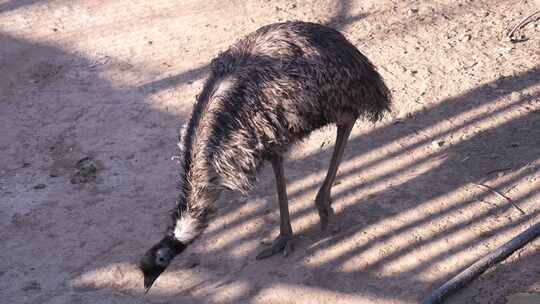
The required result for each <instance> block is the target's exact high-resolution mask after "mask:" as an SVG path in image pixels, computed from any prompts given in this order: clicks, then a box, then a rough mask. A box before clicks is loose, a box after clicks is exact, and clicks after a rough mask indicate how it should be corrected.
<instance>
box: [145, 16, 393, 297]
mask: <svg viewBox="0 0 540 304" xmlns="http://www.w3.org/2000/svg"><path fill="white" fill-rule="evenodd" d="M390 105H391V96H390V91H389V89H388V88H387V86H386V85H385V83H384V81H383V79H382V78H381V76H380V75H379V74H378V73H377V71H376V69H375V67H374V66H373V65H372V64H371V62H370V61H369V60H368V59H367V58H366V57H365V56H364V55H363V54H362V53H360V51H358V49H357V48H355V47H354V46H353V45H352V44H351V43H350V42H349V41H348V40H347V39H346V38H345V37H344V36H343V35H342V34H341V33H339V32H338V31H336V30H334V29H332V28H329V27H326V26H324V25H320V24H315V23H308V22H300V21H294V22H284V23H275V24H270V25H266V26H263V27H261V28H259V29H258V30H256V31H255V32H253V33H251V34H248V35H247V36H246V37H244V38H243V39H241V40H239V41H237V42H236V43H234V44H233V45H232V46H231V47H230V48H229V49H228V50H226V51H225V52H223V53H220V54H219V55H218V56H217V58H215V59H213V60H212V62H211V64H210V73H209V76H208V78H207V79H206V82H205V84H204V86H203V89H202V92H201V93H200V95H198V96H197V102H196V104H195V106H194V109H193V112H192V115H191V118H190V120H189V123H188V124H187V125H186V127H185V128H184V130H183V131H182V132H181V136H180V143H179V147H180V155H179V159H180V162H181V165H182V169H181V173H180V182H179V184H180V193H179V196H178V200H177V205H176V207H175V208H174V210H173V211H172V216H171V217H172V221H171V223H170V225H169V226H168V228H167V230H166V233H165V236H164V237H163V238H162V239H161V240H160V241H159V242H158V243H157V244H156V245H154V246H153V247H152V248H150V249H149V250H148V251H147V252H146V254H145V255H144V256H143V258H142V259H141V261H140V264H139V268H140V269H141V271H142V273H143V276H144V289H145V292H148V290H149V289H150V287H151V286H152V284H153V283H154V281H155V280H156V279H157V278H158V276H159V275H160V274H161V273H162V272H163V271H164V270H165V269H166V267H167V266H168V265H169V264H170V263H171V261H172V259H173V258H174V257H175V256H177V255H178V254H179V253H181V252H182V251H183V250H185V249H186V247H187V246H188V245H189V244H190V243H191V242H192V241H193V240H195V239H196V238H197V237H198V236H199V235H200V234H201V232H202V231H203V230H204V228H205V226H206V225H207V223H208V221H209V220H210V218H211V215H212V214H213V213H214V212H212V209H213V208H212V206H213V204H214V202H215V201H216V200H217V199H218V197H219V195H220V192H222V191H223V190H226V189H228V190H233V191H238V192H240V193H242V194H246V193H248V192H249V191H250V189H252V187H253V185H254V183H255V181H256V176H257V172H258V171H260V169H261V168H262V166H263V164H264V163H265V162H270V163H271V165H272V168H273V171H274V174H275V181H276V185H277V196H278V203H279V211H280V221H281V223H280V234H279V236H278V237H277V239H276V240H275V241H274V242H273V244H272V245H271V246H270V247H269V248H266V249H265V250H263V251H262V252H261V253H259V255H258V256H257V257H256V258H257V259H262V258H267V257H270V256H272V255H274V254H276V253H279V252H283V253H284V254H285V255H287V254H288V253H289V252H290V251H291V249H292V241H293V240H292V238H293V230H292V227H291V223H290V220H289V209H288V202H287V191H286V183H285V178H284V171H283V156H284V153H285V152H286V151H287V150H288V149H289V148H290V147H291V145H293V144H294V143H296V142H298V141H300V140H301V139H303V138H305V137H306V136H307V135H308V134H310V133H311V132H312V131H314V130H316V129H319V128H321V127H323V126H326V125H329V124H332V123H334V124H336V125H337V138H336V143H335V147H334V151H333V154H332V158H331V161H330V166H329V169H328V173H327V175H326V178H325V180H324V182H323V184H322V186H321V188H320V190H319V191H318V194H317V196H316V198H315V205H316V207H317V210H318V213H319V216H320V222H321V228H322V229H325V228H326V226H327V224H328V221H329V218H330V217H331V216H332V215H333V210H332V207H331V205H330V204H331V202H330V191H331V187H332V183H333V181H334V179H335V177H336V172H337V170H338V166H339V163H340V161H341V158H342V156H343V151H344V149H345V145H346V143H347V140H348V137H349V134H350V133H351V130H352V128H353V126H354V124H355V121H356V120H357V119H358V118H364V119H366V120H370V121H373V122H375V121H377V120H379V119H380V118H381V117H382V116H383V114H384V113H385V112H387V111H389V109H390Z"/></svg>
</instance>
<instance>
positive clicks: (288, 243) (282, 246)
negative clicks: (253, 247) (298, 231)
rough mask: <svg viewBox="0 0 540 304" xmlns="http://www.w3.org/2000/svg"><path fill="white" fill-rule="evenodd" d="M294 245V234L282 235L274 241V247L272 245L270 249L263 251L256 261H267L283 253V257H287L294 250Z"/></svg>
mask: <svg viewBox="0 0 540 304" xmlns="http://www.w3.org/2000/svg"><path fill="white" fill-rule="evenodd" d="M292 243H293V237H292V234H280V235H279V236H278V237H277V238H276V239H275V240H274V242H272V245H270V247H269V248H266V249H264V250H263V251H261V252H260V253H259V254H258V255H257V257H255V259H256V260H262V259H266V258H269V257H271V256H273V255H275V254H276V253H279V252H283V256H287V255H289V253H291V252H292V250H293V244H292Z"/></svg>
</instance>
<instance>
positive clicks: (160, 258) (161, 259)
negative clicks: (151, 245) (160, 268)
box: [157, 256, 165, 264]
mask: <svg viewBox="0 0 540 304" xmlns="http://www.w3.org/2000/svg"><path fill="white" fill-rule="evenodd" d="M164 262H165V258H164V257H162V256H158V257H157V263H158V264H163V263H164Z"/></svg>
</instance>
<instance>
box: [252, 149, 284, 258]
mask: <svg viewBox="0 0 540 304" xmlns="http://www.w3.org/2000/svg"><path fill="white" fill-rule="evenodd" d="M272 168H273V169H274V174H275V176H276V185H277V194H278V202H279V217H280V221H281V222H280V226H279V236H278V237H277V239H276V240H275V241H274V242H273V243H272V245H270V247H269V248H267V249H265V250H263V251H261V252H260V253H259V254H258V255H257V257H256V259H257V260H260V259H265V258H267V257H270V256H273V255H274V254H276V253H278V252H283V255H285V256H287V255H288V254H289V253H290V252H291V251H292V241H293V240H292V237H293V233H292V227H291V221H290V219H289V202H288V201H287V186H286V185H285V175H284V173H283V157H282V156H281V155H276V156H274V157H273V158H272Z"/></svg>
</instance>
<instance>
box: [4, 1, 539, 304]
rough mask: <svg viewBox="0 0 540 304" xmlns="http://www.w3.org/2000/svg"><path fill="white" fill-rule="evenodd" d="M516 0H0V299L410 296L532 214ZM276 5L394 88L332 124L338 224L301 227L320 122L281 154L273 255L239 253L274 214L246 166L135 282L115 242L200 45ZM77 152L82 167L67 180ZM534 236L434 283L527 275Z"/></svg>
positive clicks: (183, 112) (317, 174)
mask: <svg viewBox="0 0 540 304" xmlns="http://www.w3.org/2000/svg"><path fill="white" fill-rule="evenodd" d="M538 8H540V4H539V3H535V2H534V1H518V0H515V1H499V0H490V1H464V0H460V1H450V0H439V1H387V0H385V1H376V0H365V1H322V0H321V1H313V2H311V1H310V2H307V1H306V2H300V1H249V2H248V3H247V4H244V3H243V1H214V0H211V1H195V0H185V1H172V0H153V1H139V0H137V1H133V0H132V1H127V0H117V1H105V0H93V1H38V0H11V1H9V0H0V197H1V199H0V200H1V209H0V244H1V250H0V302H1V303H281V304H284V303H334V304H338V303H348V304H350V303H417V302H418V300H420V299H421V298H422V297H423V296H424V295H426V294H427V293H428V292H429V291H430V290H431V289H433V288H434V287H436V286H438V285H439V284H440V283H441V282H443V281H445V280H446V279H448V278H449V277H451V276H452V275H454V274H455V273H457V272H458V271H459V270H460V269H462V268H463V267H465V266H467V265H468V264H470V263H471V262H472V261H474V260H476V259H478V258H479V257H481V256H482V255H484V254H486V253H487V252H489V251H490V250H493V249H494V248H496V247H497V246H499V245H500V244H502V243H504V242H505V241H507V240H509V239H510V238H512V237H513V236H514V235H516V234H517V233H519V232H520V231H522V230H524V229H526V228H527V227H529V226H530V225H531V224H532V223H534V222H538V221H539V220H540V191H539V190H540V173H539V169H540V25H538V23H537V24H536V25H535V24H530V25H528V26H527V27H525V28H524V29H523V30H522V31H521V32H520V34H519V35H523V36H524V37H525V38H529V39H528V40H527V41H525V42H521V43H516V44H512V43H510V42H509V41H508V40H507V39H506V38H505V34H506V32H507V29H508V28H510V27H511V25H514V24H516V23H517V22H518V21H519V20H521V19H522V18H524V17H525V16H526V15H528V14H530V13H532V12H533V11H535V10H537V9H538ZM290 19H301V20H308V21H317V22H321V23H326V24H330V25H332V26H333V27H335V28H338V29H340V30H341V31H342V32H344V33H345V34H346V36H347V37H348V38H350V40H351V41H352V42H353V43H354V44H355V45H356V46H357V47H358V48H359V49H361V50H362V52H363V53H365V54H366V55H367V56H368V57H369V58H370V59H371V60H372V61H373V62H374V63H375V65H376V66H378V68H379V70H380V72H381V74H382V75H383V76H384V78H385V79H386V81H387V83H388V85H389V87H391V88H392V91H393V94H394V99H395V106H394V110H393V113H392V114H391V115H389V116H387V117H386V118H385V119H384V120H383V121H382V122H381V123H378V124H376V125H372V124H368V123H362V122H359V123H357V125H356V127H355V129H354V131H353V135H352V138H351V140H350V142H349V145H348V147H347V150H346V155H345V159H344V162H343V164H342V166H341V168H340V171H339V176H338V178H337V182H336V184H335V186H334V188H333V201H334V207H335V211H336V217H335V221H336V222H335V224H336V226H335V227H338V229H334V230H333V231H331V232H326V233H320V231H319V225H318V216H317V213H316V211H315V208H314V205H313V199H314V197H315V194H316V191H317V187H318V185H319V184H320V183H321V181H322V179H323V178H324V174H325V172H326V168H327V165H328V160H329V156H330V154H331V151H332V147H333V140H334V132H335V130H334V128H331V127H329V128H327V129H324V130H320V131H318V132H315V133H314V134H313V135H312V136H311V137H310V138H309V139H308V140H306V141H305V143H303V144H302V145H301V146H298V147H297V148H295V149H294V151H292V152H291V153H290V155H289V161H288V163H287V166H286V173H287V178H288V191H289V196H290V206H291V212H292V224H293V229H294V230H295V233H296V235H297V242H296V247H295V251H294V253H293V254H292V255H291V256H289V257H287V258H284V257H282V256H276V257H273V258H270V259H267V260H263V261H256V260H255V258H254V257H255V255H256V254H257V252H258V251H259V250H260V249H261V248H262V247H264V244H263V243H265V242H267V241H268V240H271V239H272V238H273V237H275V236H276V235H277V232H278V231H277V229H278V211H277V207H276V202H275V200H276V198H275V190H274V181H273V175H272V173H271V171H270V170H268V168H267V169H266V170H265V171H264V172H263V173H262V174H261V176H260V183H259V186H258V187H257V188H256V189H255V191H253V193H251V194H250V195H249V196H248V197H240V196H236V195H233V194H230V195H226V197H224V198H223V199H222V200H221V201H220V202H219V203H218V208H219V215H218V217H217V218H216V219H215V221H213V222H212V223H211V224H210V226H209V228H208V229H207V231H206V233H205V235H204V236H203V237H202V238H201V239H200V240H199V241H197V242H196V243H195V244H194V245H193V246H192V247H190V248H189V250H188V251H187V252H185V253H184V254H183V255H182V256H179V257H178V258H177V259H176V260H175V262H174V264H173V265H172V266H171V267H170V268H169V271H167V272H166V273H165V274H164V275H162V276H161V278H160V279H159V280H158V281H157V282H156V284H155V286H154V288H153V289H152V291H151V292H150V293H149V294H148V295H144V294H143V293H142V279H141V276H140V274H139V272H138V271H137V269H136V263H137V260H138V259H139V257H140V256H141V255H142V254H143V253H144V252H145V251H146V249H148V248H149V246H151V245H152V244H153V243H154V242H155V241H157V240H158V239H159V238H160V237H161V235H162V232H163V230H164V229H165V225H166V224H165V223H166V217H167V211H168V210H169V209H170V208H172V207H173V206H174V199H175V196H176V189H175V176H176V173H175V172H176V170H177V169H178V167H177V165H176V163H175V162H174V161H172V160H171V156H172V155H174V154H175V153H176V151H175V147H176V146H175V145H176V136H177V131H178V129H179V127H180V126H181V125H182V124H183V123H184V122H186V120H187V119H188V116H189V112H190V109H191V107H192V105H193V102H194V96H195V95H196V94H197V93H198V92H199V90H200V89H201V85H202V83H203V81H204V77H205V73H206V71H207V69H206V65H207V63H208V62H209V61H210V60H211V58H213V57H214V56H215V55H216V54H217V53H218V52H219V51H222V50H224V49H226V47H227V46H228V45H230V44H231V43H232V42H233V41H235V40H236V39H237V38H239V37H241V36H242V35H244V34H246V33H248V32H251V31H253V30H255V29H257V28H258V27H260V26H262V25H264V24H268V23H272V22H277V21H283V20H290ZM86 157H88V158H90V162H92V164H93V165H94V166H95V169H96V171H95V176H94V175H93V174H91V175H90V178H89V179H88V180H86V182H77V181H78V180H77V175H76V174H77V172H80V168H79V167H80V166H79V165H78V164H77V163H78V161H80V160H81V159H84V158H86ZM91 173H92V172H91ZM93 177H95V178H93ZM482 185H485V186H489V187H491V188H492V189H495V190H496V191H497V192H498V193H499V194H502V195H504V196H506V197H507V198H508V199H506V198H503V197H501V196H500V195H498V194H496V193H494V192H492V191H489V190H487V189H486V188H485V187H484V186H482ZM509 200H511V201H512V202H513V203H514V204H516V205H517V206H519V208H520V209H521V210H522V211H523V213H521V212H520V211H519V210H518V209H517V208H515V207H513V206H512V205H511V204H510V202H509ZM539 249H540V240H536V241H535V242H533V243H531V244H529V245H527V246H526V247H524V248H523V249H521V250H519V251H518V252H517V253H515V254H514V255H512V256H511V257H510V258H509V259H507V260H506V261H505V262H504V263H502V264H500V265H498V266H497V267H495V268H494V269H492V270H490V271H488V272H487V273H486V274H484V275H483V276H482V277H481V278H480V279H478V280H476V281H475V282H474V283H472V284H471V285H470V286H469V287H467V288H466V289H464V290H463V291H461V292H460V293H459V294H458V295H456V296H454V297H452V298H451V299H449V301H448V303H506V302H507V299H508V297H511V296H512V295H514V294H517V293H535V292H540V251H539Z"/></svg>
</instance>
